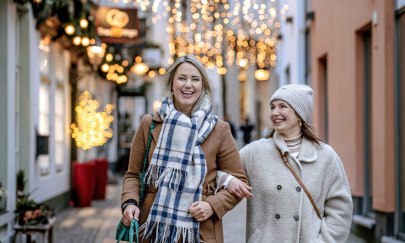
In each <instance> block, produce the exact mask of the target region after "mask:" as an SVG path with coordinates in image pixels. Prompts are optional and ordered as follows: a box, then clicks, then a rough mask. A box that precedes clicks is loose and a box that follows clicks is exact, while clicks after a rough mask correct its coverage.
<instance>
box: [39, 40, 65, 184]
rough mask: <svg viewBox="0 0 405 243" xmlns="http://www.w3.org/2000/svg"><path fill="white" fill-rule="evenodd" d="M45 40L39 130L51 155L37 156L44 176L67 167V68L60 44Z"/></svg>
mask: <svg viewBox="0 0 405 243" xmlns="http://www.w3.org/2000/svg"><path fill="white" fill-rule="evenodd" d="M51 45H54V44H51V43H49V41H46V39H42V40H41V42H40V46H39V49H40V51H41V55H40V56H41V62H40V64H41V65H40V70H41V85H40V92H39V129H38V132H39V134H40V135H47V136H49V139H50V140H51V141H52V142H50V143H49V154H47V155H40V156H39V157H38V159H37V160H38V170H39V174H40V175H41V176H46V175H49V174H50V173H52V171H56V172H60V171H62V170H63V168H64V164H65V160H66V159H65V158H66V156H67V152H66V147H65V144H66V136H67V135H66V112H65V110H66V109H65V108H66V102H65V97H66V96H65V85H66V84H65V80H66V79H67V71H66V70H67V68H66V65H65V59H64V58H61V56H62V57H63V56H64V55H63V53H62V52H63V50H62V49H61V48H58V46H57V45H55V46H52V47H53V48H51Z"/></svg>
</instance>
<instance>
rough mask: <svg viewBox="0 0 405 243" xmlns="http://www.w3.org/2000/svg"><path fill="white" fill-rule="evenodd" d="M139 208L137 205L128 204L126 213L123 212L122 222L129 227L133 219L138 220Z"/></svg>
mask: <svg viewBox="0 0 405 243" xmlns="http://www.w3.org/2000/svg"><path fill="white" fill-rule="evenodd" d="M139 212H140V210H139V208H138V207H137V206H135V205H132V204H130V205H128V206H127V207H126V208H125V210H124V213H123V214H122V223H124V225H125V226H127V227H129V226H130V225H131V220H132V219H135V220H138V219H139Z"/></svg>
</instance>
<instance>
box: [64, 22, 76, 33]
mask: <svg viewBox="0 0 405 243" xmlns="http://www.w3.org/2000/svg"><path fill="white" fill-rule="evenodd" d="M75 32H76V28H75V27H74V26H73V25H72V24H67V25H66V26H65V33H66V34H67V35H73V34H74V33H75Z"/></svg>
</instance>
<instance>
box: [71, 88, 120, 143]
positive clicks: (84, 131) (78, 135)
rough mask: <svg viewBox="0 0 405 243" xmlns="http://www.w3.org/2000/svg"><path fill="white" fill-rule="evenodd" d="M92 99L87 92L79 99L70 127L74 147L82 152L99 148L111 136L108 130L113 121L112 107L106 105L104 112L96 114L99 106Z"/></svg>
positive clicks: (110, 130)
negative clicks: (82, 150) (74, 143)
mask: <svg viewBox="0 0 405 243" xmlns="http://www.w3.org/2000/svg"><path fill="white" fill-rule="evenodd" d="M92 98H93V97H92V95H91V94H90V93H89V92H88V91H85V92H84V93H83V94H82V95H81V96H80V97H79V104H78V105H77V106H76V107H75V111H76V123H72V125H71V126H70V127H71V129H72V138H74V139H75V141H76V145H77V146H78V147H79V148H82V149H84V150H87V149H91V148H93V147H96V146H101V145H103V144H105V143H106V142H107V140H108V139H110V138H111V137H112V136H113V131H112V129H111V128H110V125H111V123H112V121H113V120H114V118H113V116H112V115H111V113H112V110H113V106H112V105H110V104H107V105H106V106H105V110H104V111H102V112H98V111H97V109H98V108H99V106H100V105H99V103H98V101H97V100H93V99H92Z"/></svg>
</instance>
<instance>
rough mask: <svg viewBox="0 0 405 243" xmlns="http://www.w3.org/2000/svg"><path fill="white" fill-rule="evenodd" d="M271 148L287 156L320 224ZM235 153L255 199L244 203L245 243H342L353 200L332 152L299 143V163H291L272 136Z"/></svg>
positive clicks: (322, 146)
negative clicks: (238, 153) (245, 207)
mask: <svg viewBox="0 0 405 243" xmlns="http://www.w3.org/2000/svg"><path fill="white" fill-rule="evenodd" d="M276 147H278V148H279V149H280V150H281V151H282V152H283V153H285V152H287V153H288V155H287V158H288V161H289V163H290V164H291V167H292V168H293V169H294V171H295V172H296V174H297V175H298V176H299V177H300V178H301V180H302V182H303V183H304V185H305V186H306V187H307V189H308V191H309V192H310V194H311V195H312V198H313V199H314V201H315V203H316V205H317V207H318V209H319V211H320V214H321V216H322V219H320V218H319V217H318V216H317V214H316V212H315V210H314V208H313V206H312V204H311V202H310V200H309V199H308V196H307V195H306V194H305V192H304V190H303V189H302V188H301V186H300V185H299V183H298V182H297V181H296V179H295V178H294V176H293V175H292V173H291V171H290V170H289V169H288V168H287V166H286V165H285V164H284V163H283V160H282V159H281V156H280V154H279V152H278V150H277V148H276ZM240 153H241V157H242V161H243V163H244V166H245V169H246V173H247V176H248V178H249V183H250V186H251V187H252V188H253V195H254V196H253V198H250V199H248V200H247V232H246V240H247V242H249V243H264V242H266V243H267V242H284V243H289V242H300V243H307V242H308V243H309V242H310V243H314V242H345V241H346V239H347V237H348V235H349V232H350V225H351V220H352V211H353V204H352V197H351V193H350V188H349V183H348V180H347V177H346V174H345V171H344V168H343V164H342V162H341V160H340V158H339V157H338V155H337V154H336V152H335V151H334V150H333V149H332V147H330V146H329V145H327V144H325V143H320V145H317V144H315V143H313V142H311V141H309V140H307V139H306V138H303V139H302V143H301V148H300V153H299V155H298V159H297V158H293V157H292V156H291V155H290V154H289V153H290V152H289V149H288V147H287V145H286V143H285V141H284V139H283V137H282V136H281V135H280V134H278V133H277V132H275V133H274V135H273V137H271V138H268V139H260V140H258V141H255V142H252V143H251V144H249V145H247V146H245V147H244V148H243V149H242V150H241V152H240Z"/></svg>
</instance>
